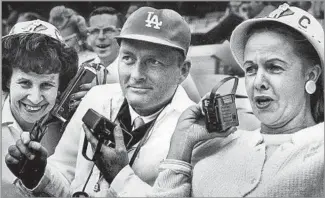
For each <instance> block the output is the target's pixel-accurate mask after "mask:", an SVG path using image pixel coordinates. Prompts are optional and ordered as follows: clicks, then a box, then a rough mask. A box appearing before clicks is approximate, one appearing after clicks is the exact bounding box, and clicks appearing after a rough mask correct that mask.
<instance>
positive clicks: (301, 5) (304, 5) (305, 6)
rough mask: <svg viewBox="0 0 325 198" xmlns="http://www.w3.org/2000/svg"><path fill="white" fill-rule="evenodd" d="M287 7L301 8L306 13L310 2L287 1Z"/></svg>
mask: <svg viewBox="0 0 325 198" xmlns="http://www.w3.org/2000/svg"><path fill="white" fill-rule="evenodd" d="M288 4H289V5H291V6H295V7H298V8H301V9H303V10H305V11H307V12H308V10H309V9H310V8H311V2H310V1H289V2H288Z"/></svg>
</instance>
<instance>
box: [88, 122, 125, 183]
mask: <svg viewBox="0 0 325 198" xmlns="http://www.w3.org/2000/svg"><path fill="white" fill-rule="evenodd" d="M82 127H83V129H84V131H85V134H86V138H87V140H88V141H89V142H90V144H91V146H92V149H93V151H94V150H95V149H96V146H97V144H98V140H97V138H96V137H95V136H94V135H93V134H92V132H91V131H90V130H89V129H88V127H87V126H86V125H84V124H83V125H82ZM114 139H115V148H111V147H108V146H106V145H104V144H103V145H102V147H101V149H100V153H99V154H97V155H96V156H95V164H96V166H97V167H98V169H99V170H100V172H101V173H102V174H103V176H104V178H105V179H106V181H107V182H109V183H111V182H112V181H113V179H114V178H115V176H116V175H117V174H118V173H119V172H120V171H121V170H122V169H123V168H124V167H125V166H127V165H128V164H129V157H128V153H127V150H126V147H125V144H124V138H123V133H122V129H121V127H120V126H119V125H118V126H116V127H115V129H114Z"/></svg>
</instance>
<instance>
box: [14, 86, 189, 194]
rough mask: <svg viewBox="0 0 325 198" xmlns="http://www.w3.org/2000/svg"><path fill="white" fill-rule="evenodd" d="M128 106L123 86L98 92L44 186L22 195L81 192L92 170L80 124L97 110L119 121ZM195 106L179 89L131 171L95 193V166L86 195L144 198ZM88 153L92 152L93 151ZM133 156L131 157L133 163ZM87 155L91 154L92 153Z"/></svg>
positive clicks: (84, 105) (68, 134) (76, 119)
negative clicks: (181, 120)
mask: <svg viewBox="0 0 325 198" xmlns="http://www.w3.org/2000/svg"><path fill="white" fill-rule="evenodd" d="M123 101H124V97H123V95H122V91H121V88H120V85H119V84H107V85H99V86H95V87H93V88H92V89H91V90H90V91H89V92H88V94H87V95H86V96H85V97H84V99H83V100H82V102H81V103H80V106H79V107H78V109H77V111H76V112H75V114H74V115H73V117H72V118H71V121H70V122H69V124H68V126H67V128H66V130H65V132H64V134H63V136H62V138H61V140H60V142H59V144H58V146H57V148H56V150H55V153H54V154H53V155H52V156H51V157H50V158H49V159H48V164H47V166H46V170H45V174H44V176H43V177H42V179H41V181H40V183H39V184H38V185H37V186H36V187H35V188H34V189H32V190H31V191H30V190H28V189H27V188H25V187H24V186H23V185H22V184H21V182H18V185H19V186H20V187H21V190H23V191H28V193H31V192H32V193H40V192H45V193H47V194H49V195H51V196H55V197H68V196H71V195H72V194H73V193H74V192H76V191H81V190H82V188H83V186H84V184H85V182H86V179H87V177H88V174H89V172H90V170H91V167H92V165H93V163H92V162H90V161H87V160H86V159H85V158H84V157H83V155H82V153H81V150H82V145H83V140H84V131H83V129H82V121H81V119H82V117H83V116H84V114H85V113H86V111H87V110H88V109H89V108H93V109H94V110H96V111H97V112H98V113H100V114H102V115H104V116H106V117H107V118H108V119H110V120H114V119H115V117H116V116H117V113H118V111H119V108H120V106H121V105H122V103H123ZM193 104H194V103H193V102H192V101H191V100H190V99H189V98H188V96H187V94H186V92H185V91H184V89H183V88H182V87H181V86H179V87H178V88H177V90H176V93H175V95H174V98H173V99H172V102H171V103H170V104H168V105H167V107H166V108H165V109H164V110H163V111H162V112H161V113H160V115H159V116H158V118H157V120H156V122H155V124H154V126H153V127H152V129H151V130H150V132H149V136H148V140H147V141H146V142H145V144H144V145H143V146H142V147H141V150H140V151H139V153H138V156H137V158H136V160H135V162H134V164H133V166H132V168H131V167H130V166H126V167H125V168H124V169H122V170H121V171H120V172H119V174H118V175H117V176H116V177H115V179H114V180H113V182H112V184H111V186H110V187H109V184H108V183H107V182H106V181H105V179H103V180H102V181H101V183H100V188H101V190H100V191H99V192H97V193H95V192H94V190H93V189H94V185H95V184H96V182H97V181H98V178H99V174H100V172H99V170H98V169H97V167H96V166H95V168H94V171H93V173H92V176H91V177H90V180H89V182H88V184H87V187H86V190H85V191H86V192H87V193H88V194H89V195H90V196H94V197H106V196H128V197H131V196H132V197H135V196H142V197H143V196H145V195H146V193H147V192H148V191H150V190H151V188H152V187H151V186H152V185H153V184H154V182H155V180H156V178H157V175H158V167H159V164H160V162H161V161H163V160H164V159H165V158H166V156H167V153H168V150H169V145H170V139H171V136H172V134H173V132H174V129H175V127H176V123H177V120H178V118H179V116H180V115H181V113H182V112H183V111H184V110H185V109H186V108H187V107H189V106H190V105H193ZM135 146H136V145H135ZM88 148H91V147H90V145H89V146H88ZM134 150H135V149H133V150H131V151H130V152H129V159H130V158H131V156H132V154H133V152H134ZM88 151H90V152H91V149H88ZM88 156H91V154H88Z"/></svg>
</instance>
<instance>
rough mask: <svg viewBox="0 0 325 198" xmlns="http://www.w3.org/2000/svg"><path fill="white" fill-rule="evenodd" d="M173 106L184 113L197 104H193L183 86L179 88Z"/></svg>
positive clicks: (172, 102)
mask: <svg viewBox="0 0 325 198" xmlns="http://www.w3.org/2000/svg"><path fill="white" fill-rule="evenodd" d="M171 105H172V106H173V108H174V109H175V110H176V111H178V112H183V111H185V109H187V108H188V107H190V106H192V105H195V102H193V101H192V100H191V99H190V98H189V97H188V95H187V93H186V91H185V89H184V88H183V87H182V86H178V88H177V90H176V92H175V94H174V96H173V99H172V101H171Z"/></svg>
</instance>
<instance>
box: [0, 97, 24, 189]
mask: <svg viewBox="0 0 325 198" xmlns="http://www.w3.org/2000/svg"><path fill="white" fill-rule="evenodd" d="M9 126H12V127H13V128H15V129H16V130H17V132H14V131H11V130H10V129H9ZM1 133H2V147H1V148H2V149H1V151H2V163H1V166H2V169H1V170H2V171H1V173H2V182H4V183H10V184H12V183H13V182H14V180H15V179H16V177H15V176H14V175H13V174H12V173H11V171H10V170H9V168H8V167H7V165H6V163H5V157H6V155H7V153H8V148H9V146H11V145H15V144H16V141H17V140H19V139H20V134H21V133H22V129H21V127H20V126H19V124H18V123H17V121H16V119H15V118H14V116H13V115H12V113H11V110H10V102H9V97H7V98H6V100H5V101H4V104H3V108H2V122H1Z"/></svg>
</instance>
